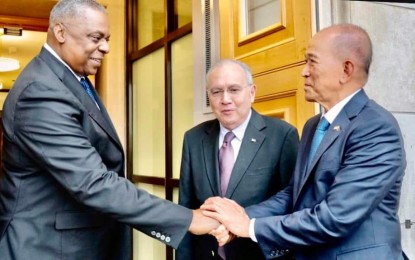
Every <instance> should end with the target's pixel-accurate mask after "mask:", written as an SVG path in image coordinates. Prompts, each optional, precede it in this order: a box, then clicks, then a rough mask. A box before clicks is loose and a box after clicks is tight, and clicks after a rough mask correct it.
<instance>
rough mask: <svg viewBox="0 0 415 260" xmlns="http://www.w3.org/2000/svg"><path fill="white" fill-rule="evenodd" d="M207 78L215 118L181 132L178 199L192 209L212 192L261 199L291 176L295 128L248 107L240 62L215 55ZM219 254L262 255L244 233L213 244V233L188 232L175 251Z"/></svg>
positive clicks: (248, 86) (245, 71) (249, 87)
mask: <svg viewBox="0 0 415 260" xmlns="http://www.w3.org/2000/svg"><path fill="white" fill-rule="evenodd" d="M206 84H207V91H208V96H209V100H210V105H211V108H212V111H213V113H214V114H215V116H216V119H215V120H210V121H207V122H204V123H202V124H200V125H198V126H195V127H194V128H192V129H190V130H189V131H187V132H186V134H185V136H184V143H183V153H182V162H181V175H180V187H179V204H181V205H183V206H185V207H189V208H192V209H197V208H199V207H200V205H202V204H203V202H204V201H205V200H206V199H207V198H209V197H212V196H223V197H226V198H230V199H233V200H235V201H237V202H238V203H240V204H241V205H244V206H249V205H252V204H256V203H259V202H261V201H264V200H266V199H267V198H269V197H270V196H271V195H273V194H274V193H276V192H277V191H279V190H281V189H283V188H284V187H285V186H286V185H287V184H288V182H289V181H290V179H291V174H292V171H293V169H294V164H295V159H296V154H297V146H298V134H297V130H296V129H295V128H294V127H293V126H291V125H290V124H288V123H287V122H284V121H282V120H280V119H277V118H272V117H268V116H263V115H260V114H258V113H257V112H256V111H255V110H254V109H252V103H253V102H254V99H255V93H256V86H255V84H254V83H253V80H252V75H251V71H250V69H249V68H248V66H247V65H246V64H245V63H242V62H240V61H237V60H222V61H219V62H218V63H217V64H215V65H214V66H213V67H212V68H211V69H210V70H209V72H208V73H207V82H206ZM228 136H231V137H230V140H227V138H228ZM225 144H226V145H225ZM225 146H226V149H225ZM229 151H230V154H231V158H230V159H228V158H229V157H228V154H229ZM226 162H228V163H226ZM220 258H226V259H228V260H229V259H238V260H245V259H246V260H251V259H256V260H259V259H264V256H263V254H262V252H261V250H260V248H259V246H258V245H257V244H256V243H254V242H252V241H251V240H249V239H246V238H237V239H235V240H233V241H232V242H231V243H229V244H228V245H226V246H225V247H219V248H218V243H217V242H216V240H215V238H214V237H212V236H197V237H196V236H191V235H189V236H188V237H187V238H186V239H185V240H183V242H182V243H181V244H180V247H179V249H178V251H177V254H176V259H177V260H191V259H197V260H201V259H220Z"/></svg>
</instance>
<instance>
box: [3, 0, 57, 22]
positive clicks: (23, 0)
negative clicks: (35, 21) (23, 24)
mask: <svg viewBox="0 0 415 260" xmlns="http://www.w3.org/2000/svg"><path fill="white" fill-rule="evenodd" d="M57 2H58V1H57V0H35V1H34V0H1V8H0V16H19V17H30V18H43V19H48V18H49V13H50V10H52V7H53V6H54V5H55V4H56V3H57Z"/></svg>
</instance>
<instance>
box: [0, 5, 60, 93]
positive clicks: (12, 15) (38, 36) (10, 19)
mask: <svg viewBox="0 0 415 260" xmlns="http://www.w3.org/2000/svg"><path fill="white" fill-rule="evenodd" d="M57 2H58V1H57V0H36V1H34V0H1V4H0V56H2V57H8V58H14V59H17V60H19V62H20V69H18V70H16V71H11V72H0V82H2V85H3V88H4V89H9V88H11V87H12V85H13V83H14V81H15V79H16V78H17V76H18V75H19V74H20V72H21V71H22V69H23V68H24V67H25V66H26V65H27V63H28V62H29V61H30V60H31V59H32V58H33V57H34V56H36V55H37V54H38V53H39V51H40V49H41V47H42V45H43V43H44V42H45V41H46V32H44V31H46V28H47V23H48V19H49V13H50V10H52V8H53V6H54V5H55V4H56V3H57ZM4 26H12V27H20V28H23V29H24V30H23V35H22V36H8V35H2V34H3V29H2V28H3V27H4ZM33 30H34V31H33Z"/></svg>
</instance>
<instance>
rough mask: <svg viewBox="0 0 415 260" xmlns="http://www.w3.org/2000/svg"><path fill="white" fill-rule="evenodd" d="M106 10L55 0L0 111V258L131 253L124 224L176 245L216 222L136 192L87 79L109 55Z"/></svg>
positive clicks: (85, 1)
mask: <svg viewBox="0 0 415 260" xmlns="http://www.w3.org/2000/svg"><path fill="white" fill-rule="evenodd" d="M109 38H110V34H109V22H108V15H107V12H106V10H105V8H104V7H103V6H102V5H100V4H99V3H97V2H96V1H93V0H62V1H60V2H58V3H57V4H56V5H55V7H54V8H53V10H52V12H51V15H50V25H49V29H48V32H47V42H46V43H45V45H44V46H43V48H42V50H41V52H40V54H39V55H38V56H37V57H35V58H34V59H33V60H32V61H31V62H30V63H29V64H28V65H27V67H26V68H25V69H24V70H23V72H22V73H21V74H20V75H19V77H18V78H17V80H16V82H15V84H14V86H13V88H12V89H11V90H10V93H9V94H8V97H7V99H6V101H5V104H4V108H3V125H4V137H3V141H4V147H3V151H4V157H3V175H2V176H1V177H0V259H2V260H3V259H4V260H20V259H74V260H79V259H85V260H94V259H96V260H102V259H123V260H124V259H130V258H131V251H132V248H131V237H132V235H131V228H130V226H131V227H133V228H136V229H138V230H140V231H142V232H143V233H145V234H147V235H149V236H151V237H153V238H155V239H157V240H159V241H161V242H163V243H165V244H167V245H169V246H172V247H177V246H178V244H179V243H180V241H181V240H182V238H183V237H184V235H185V234H186V232H187V231H188V230H190V232H193V233H197V234H201V233H207V232H208V231H210V230H211V229H212V227H216V226H218V223H217V221H215V220H212V219H209V218H207V217H204V216H203V215H202V214H201V212H200V211H197V210H193V211H192V210H189V209H187V208H184V207H182V206H179V205H176V204H173V203H171V202H169V201H166V200H162V199H159V198H157V197H154V196H152V195H150V194H148V193H147V192H145V191H143V190H140V189H137V188H136V187H135V185H134V184H133V183H131V182H130V181H128V180H127V179H125V178H124V153H123V148H122V146H121V143H120V141H119V139H118V136H117V134H116V131H115V129H114V127H113V125H112V122H111V120H110V118H109V116H108V114H107V111H106V109H105V106H104V104H103V103H102V102H101V100H100V98H99V96H98V95H97V93H96V92H95V90H94V88H93V87H92V85H91V83H90V82H89V80H88V79H87V76H88V75H94V74H96V72H97V70H98V68H99V67H100V66H101V63H102V60H103V58H104V56H105V54H107V53H108V52H109V44H108V40H109Z"/></svg>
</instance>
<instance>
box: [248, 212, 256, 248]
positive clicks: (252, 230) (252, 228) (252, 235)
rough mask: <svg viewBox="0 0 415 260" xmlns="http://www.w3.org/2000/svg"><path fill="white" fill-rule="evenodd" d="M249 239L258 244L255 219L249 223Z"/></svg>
mask: <svg viewBox="0 0 415 260" xmlns="http://www.w3.org/2000/svg"><path fill="white" fill-rule="evenodd" d="M249 237H250V238H251V239H252V241H254V242H255V243H258V240H257V239H256V236H255V219H254V218H252V219H251V221H249Z"/></svg>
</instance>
